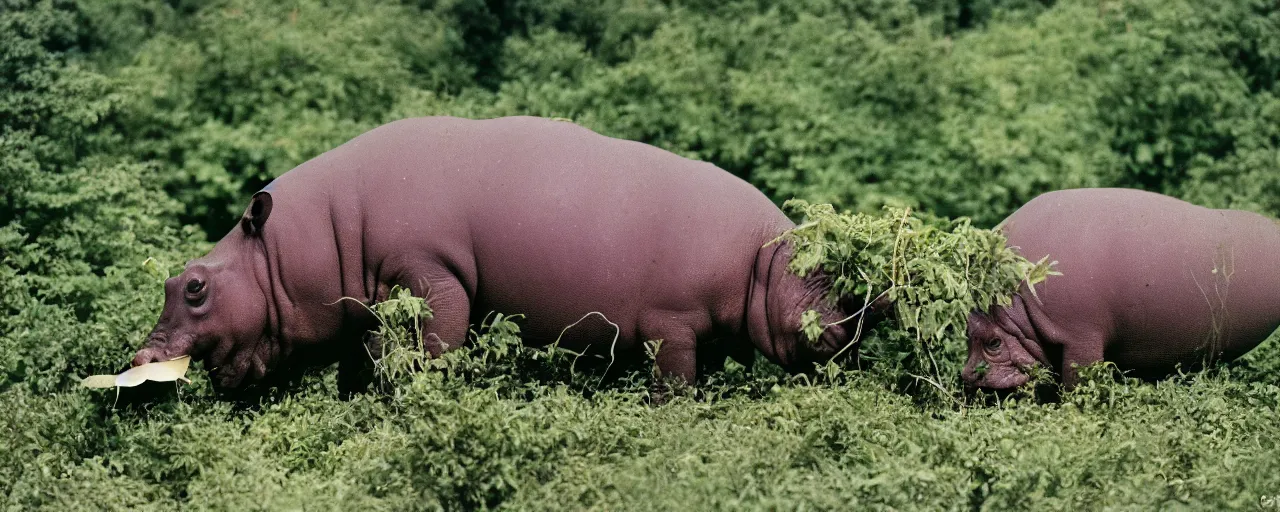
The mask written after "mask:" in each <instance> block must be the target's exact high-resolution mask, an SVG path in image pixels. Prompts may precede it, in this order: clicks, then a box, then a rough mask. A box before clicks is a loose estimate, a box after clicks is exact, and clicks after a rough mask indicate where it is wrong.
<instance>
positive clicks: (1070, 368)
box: [1062, 334, 1106, 390]
mask: <svg viewBox="0 0 1280 512" xmlns="http://www.w3.org/2000/svg"><path fill="white" fill-rule="evenodd" d="M1105 344H1106V337H1105V336H1104V335H1102V334H1093V335H1087V336H1081V337H1079V338H1077V339H1075V340H1073V342H1072V343H1068V344H1066V345H1064V346H1063V347H1062V385H1063V387H1065V388H1066V389H1068V390H1070V389H1073V388H1075V387H1076V384H1079V383H1080V368H1083V367H1085V366H1089V365H1091V364H1094V363H1097V362H1100V361H1102V357H1103V352H1104V350H1103V347H1104V346H1105Z"/></svg>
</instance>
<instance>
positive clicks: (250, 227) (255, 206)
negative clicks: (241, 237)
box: [240, 190, 271, 236]
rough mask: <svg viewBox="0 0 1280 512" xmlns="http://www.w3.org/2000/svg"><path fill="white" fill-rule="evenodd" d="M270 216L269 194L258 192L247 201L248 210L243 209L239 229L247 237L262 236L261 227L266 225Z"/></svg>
mask: <svg viewBox="0 0 1280 512" xmlns="http://www.w3.org/2000/svg"><path fill="white" fill-rule="evenodd" d="M270 216H271V193H270V192H267V191H265V190H264V191H262V192H258V193H257V194H254V195H253V199H252V200H251V201H249V208H247V209H245V211H244V215H243V216H241V217H240V229H243V230H244V234H245V235H248V236H254V235H260V234H262V226H263V225H264V224H266V223H267V217H270Z"/></svg>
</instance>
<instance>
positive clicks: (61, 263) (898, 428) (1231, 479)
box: [0, 0, 1280, 510]
mask: <svg viewBox="0 0 1280 512" xmlns="http://www.w3.org/2000/svg"><path fill="white" fill-rule="evenodd" d="M1278 75H1280V8H1278V7H1277V6H1276V5H1275V3H1274V2H1268V1H1263V0H1072V1H1059V2H1053V1H1049V0H1007V1H998V0H875V1H841V0H790V1H774V0H755V1H733V2H727V1H708V0H668V1H659V0H600V1H590V0H552V1H535V0H505V1H503V0H483V1H482V0H438V1H432V0H415V1H408V0H405V1H399V2H394V1H380V2H364V1H356V0H324V1H322V0H292V1H287V2H256V1H250V0H218V1H215V2H190V1H173V0H0V411H6V412H5V413H4V414H3V415H0V446H2V447H3V449H0V503H3V504H4V505H5V508H7V509H8V508H12V509H29V508H30V509H34V508H41V507H43V508H49V509H59V510H61V509H81V508H103V507H106V508H121V509H124V508H129V509H133V508H140V509H171V508H175V507H184V508H211V509H225V508H271V509H274V508H300V507H301V506H302V504H306V505H308V507H319V508H324V507H328V508H334V509H338V508H342V509H347V508H359V509H404V508H411V509H462V508H475V507H505V508H513V509H563V508H575V509H576V508H597V509H631V508H657V507H662V506H667V507H669V508H710V507H722V508H731V507H732V508H744V507H750V508H843V507H848V506H850V505H852V506H862V507H867V508H881V509H905V508H923V509H937V508H948V509H958V508H965V509H982V508H1014V507H1016V508H1040V507H1047V508H1053V509H1059V508H1069V507H1072V508H1078V507H1087V508H1102V507H1115V508H1144V509H1145V508H1175V507H1189V508H1199V509H1210V508H1212V509H1217V508H1233V509H1234V508H1244V507H1256V506H1258V505H1259V504H1265V503H1268V502H1267V501H1266V499H1264V496H1275V495H1280V486H1277V482H1276V479H1275V477H1274V475H1275V474H1277V470H1280V462H1278V461H1280V446H1277V442H1276V440H1277V439H1280V426H1277V424H1276V423H1275V421H1274V417H1275V414H1276V411H1277V407H1280V379H1278V378H1277V377H1276V376H1277V375H1280V354H1277V352H1276V350H1277V347H1276V346H1275V342H1271V343H1268V344H1264V345H1263V346H1262V347H1260V348H1258V349H1257V350H1255V351H1254V352H1253V353H1252V354H1251V355H1250V356H1249V357H1247V358H1246V359H1245V360H1244V361H1241V362H1238V363H1236V364H1234V365H1232V366H1231V367H1229V368H1219V369H1215V370H1212V371H1210V372H1208V373H1205V374H1196V375H1191V376H1185V377H1179V378H1174V379H1169V380H1166V381H1164V382H1160V383H1158V384H1143V383H1136V382H1131V381H1126V380H1116V379H1114V378H1112V377H1111V376H1110V375H1109V374H1106V372H1105V368H1102V369H1098V371H1097V372H1095V373H1098V375H1095V376H1093V378H1091V379H1087V381H1086V384H1085V385H1083V386H1081V387H1080V388H1079V389H1077V390H1075V391H1073V392H1070V393H1067V394H1066V395H1064V396H1063V397H1062V400H1061V402H1060V403H1035V402H1033V401H1028V400H1026V398H1025V397H1017V398H1016V399H1015V400H1012V401H1002V402H999V403H996V404H991V403H986V402H970V403H950V402H938V401H928V400H921V399H920V397H919V396H918V395H914V394H909V393H903V392H902V390H904V389H908V390H910V389H913V388H912V387H911V386H903V385H902V383H903V382H904V381H906V382H912V381H914V380H916V379H918V377H919V376H916V375H911V374H908V373H907V372H901V371H899V370H893V369H892V368H893V367H890V369H889V370H884V369H883V368H882V369H881V370H877V371H868V372H845V371H844V370H841V369H839V368H834V367H832V368H827V369H826V370H825V371H822V372H819V373H818V374H817V375H816V376H814V377H807V378H800V377H788V376H784V375H782V374H781V373H780V372H779V371H778V369H777V368H776V367H772V366H771V365H768V364H766V363H763V362H760V363H758V364H757V365H756V367H754V368H752V370H753V371H751V372H748V371H746V370H747V369H744V368H741V367H739V366H733V365H731V366H730V368H729V369H728V370H726V371H725V372H722V373H718V374H715V375H711V376H709V377H708V378H707V380H706V381H705V382H702V383H700V384H699V386H698V387H697V389H695V390H693V391H691V392H689V393H686V394H682V395H678V396H676V397H675V398H673V400H672V401H671V402H670V403H668V404H666V405H664V406H661V407H651V406H649V405H647V402H646V401H647V399H648V386H647V384H648V379H649V376H648V374H647V373H646V372H645V371H643V369H640V370H636V371H634V372H632V373H630V374H628V375H627V376H626V377H624V378H621V379H617V380H608V381H604V382H602V381H601V379H600V378H599V377H600V376H599V375H598V373H591V372H592V370H585V373H582V372H579V373H574V372H569V371H568V370H567V369H566V367H565V366H564V365H563V364H562V363H564V362H565V361H564V359H563V358H560V357H556V356H555V354H549V353H544V352H539V351H536V350H532V349H529V348H524V347H520V346H519V342H518V339H515V338H513V337H512V336H511V332H510V331H502V332H505V334H502V332H499V333H498V334H502V335H501V336H497V338H495V337H494V336H495V333H494V332H493V331H485V332H482V333H480V334H482V335H484V336H486V337H485V338H484V339H487V340H491V343H490V344H488V345H483V344H482V345H479V346H478V347H477V348H476V349H474V350H472V351H469V352H467V353H460V354H458V355H457V356H456V360H452V362H450V363H449V364H451V365H453V366H450V367H449V368H447V369H446V371H436V372H426V373H419V374H414V375H410V376H407V377H404V378H403V379H400V380H399V381H398V382H397V384H396V386H395V388H394V390H393V391H392V392H390V393H388V394H380V395H363V396H359V397H356V398H354V399H351V400H341V399H339V398H338V397H337V394H336V392H335V385H334V376H333V371H332V369H321V370H318V371H317V372H315V373H313V374H311V375H308V376H306V377H305V378H303V379H302V381H301V382H300V383H298V384H296V385H295V386H292V387H289V388H287V389H280V390H270V391H268V392H266V393H265V394H264V395H263V396H262V397H259V398H253V399H241V400H229V399H227V398H226V397H220V396H216V395H215V394H214V393H213V392H212V391H211V390H210V388H209V384H208V382H207V380H205V379H204V378H203V373H202V372H200V371H193V372H192V375H191V376H192V377H193V379H194V381H195V382H194V384H193V385H192V386H188V387H184V388H182V390H181V392H180V393H175V392H174V391H172V389H171V388H169V387H166V386H163V385H161V386H151V387H149V388H145V389H139V390H133V392H131V393H128V392H127V393H125V394H124V395H123V396H122V398H121V404H120V406H119V408H113V407H112V400H113V398H112V396H111V394H109V393H107V394H104V393H98V392H90V391H85V390H82V389H80V388H78V387H76V385H75V382H76V380H77V378H78V377H80V376H83V375H86V374H88V373H106V372H113V371H116V370H118V369H120V368H121V367H122V366H123V365H124V364H126V362H127V360H128V357H129V355H130V354H131V353H132V350H134V349H135V348H137V346H138V344H139V343H140V342H141V338H142V336H143V335H144V334H145V333H146V332H147V330H148V329H149V328H150V327H151V326H152V323H153V322H154V320H155V318H156V315H157V313H158V311H159V308H160V306H161V302H162V290H161V287H160V285H159V278H160V277H162V275H163V274H164V273H165V272H166V271H176V270H177V269H179V268H180V267H181V264H182V262H183V261H185V260H186V259H187V258H191V257H194V256H197V255H199V254H201V253H202V252H203V251H205V250H207V249H208V247H209V240H214V239H217V238H218V237H220V236H222V234H223V233H225V232H226V230H227V229H229V228H230V227H231V222H233V221H234V219H235V215H236V214H238V213H239V212H240V211H241V209H242V208H243V206H244V201H245V200H246V198H247V197H248V195H249V194H251V193H252V192H253V191H255V190H256V189H258V188H259V187H261V186H262V185H263V184H265V183H266V182H268V181H269V180H270V179H272V178H273V177H275V176H278V175H279V174H281V173H283V172H285V171H287V170H289V169H290V168H292V167H293V166H295V165H297V164H298V163H300V162H302V161H305V160H306V159H308V158H311V157H313V156H315V155H317V154H319V153H321V152H323V151H325V150H327V149H329V148H332V147H333V146H335V145H337V144H339V143H341V142H343V141H345V140H347V139H349V138H350V137H352V136H354V135H356V134H358V133H361V132H362V131H364V130H367V129H369V128H372V127H373V126H376V125H379V124H381V123H384V122H387V121H390V120H394V119H398V118H403V117H408V116H420V115H440V114H450V115H462V116H469V117H490V116H499V115H514V114H530V115H542V116H557V117H566V118H570V119H573V120H574V121H576V122H579V123H581V124H584V125H586V126H589V127H591V128H593V129H596V130H598V131H601V132H603V133H606V134H609V135H613V136H617V137H623V138H628V139H635V140H641V141H644V142H648V143H651V144H655V145H658V146H661V147H664V148H667V149H670V150H672V151H675V152H678V153H681V154H684V155H688V156H691V157H695V158H698V159H702V160H707V161H711V162H714V163H715V164H717V165H719V166H720V167H722V168H724V169H727V170H729V171H730V172H733V173H735V174H737V175H739V176H742V177H744V178H745V179H747V180H749V181H751V182H752V183H754V184H755V185H757V186H759V187H761V188H762V189H763V190H765V191H766V192H767V193H769V194H770V195H771V196H772V197H774V198H775V199H776V200H777V201H778V202H779V203H781V202H782V201H784V200H786V199H789V198H792V197H797V198H801V199H806V200H809V201H813V202H830V203H834V204H835V205H837V206H838V207H840V208H847V209H850V210H854V211H861V212H874V211H879V208H880V207H881V206H883V205H886V204H887V205H895V206H912V207H915V208H917V209H919V210H924V211H927V212H932V213H934V214H937V215H941V216H944V217H956V216H969V217H971V218H973V219H974V222H975V225H978V226H990V225H993V224H994V223H996V222H998V221H999V220H1000V219H1002V218H1003V217H1004V216H1006V215H1007V214H1008V213H1010V212H1011V211H1012V210H1013V209H1015V208H1016V207H1017V206H1019V205H1020V204H1022V203H1023V202H1025V201H1026V200H1028V199H1030V198H1032V197H1034V196H1035V195H1036V194H1038V193H1041V192H1044V191H1047V190H1053V189H1058V188H1064V187H1074V186H1095V185H1096V186H1104V185H1105V186H1127V187H1140V188H1146V189H1151V190H1157V191H1161V192H1165V193H1169V194H1172V195H1177V196H1181V197H1184V198H1187V199H1189V200H1192V201H1195V202H1197V203H1200V204H1205V205H1209V206H1230V207H1238V208H1246V209H1251V210H1255V211H1259V212H1264V213H1268V214H1271V215H1273V216H1275V215H1280V171H1277V167H1278V166H1280V151H1278V150H1280V100H1278V99H1277V96H1278V95H1280V89H1277V87H1278V80H1277V78H1278ZM147 258H155V259H156V260H157V261H159V262H160V265H159V266H158V267H154V266H153V267H147V266H144V265H143V264H142V263H143V261H144V260H146V259H147ZM517 313H518V312H517ZM499 338H500V339H499ZM494 339H496V340H497V341H492V340H494ZM950 348H951V349H952V350H953V352H954V351H956V350H962V348H961V347H959V345H957V344H951V345H950ZM953 355H954V354H953ZM958 363H959V361H958V360H956V361H950V362H947V363H946V364H958ZM1274 502H1275V503H1280V498H1278V499H1275V500H1274Z"/></svg>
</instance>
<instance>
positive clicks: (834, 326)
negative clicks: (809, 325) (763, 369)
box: [747, 243, 892, 371]
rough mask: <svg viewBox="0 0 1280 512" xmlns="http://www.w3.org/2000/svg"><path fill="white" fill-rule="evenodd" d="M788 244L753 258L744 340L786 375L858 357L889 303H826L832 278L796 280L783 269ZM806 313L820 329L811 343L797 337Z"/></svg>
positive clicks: (843, 299) (788, 257)
mask: <svg viewBox="0 0 1280 512" xmlns="http://www.w3.org/2000/svg"><path fill="white" fill-rule="evenodd" d="M791 251H792V249H791V247H790V244H787V243H782V244H778V245H777V246H766V247H765V248H764V249H762V250H761V252H760V253H759V254H758V255H757V259H756V270H755V277H754V280H755V285H754V288H753V291H752V293H751V295H750V297H748V302H749V304H748V315H747V328H748V335H749V336H750V337H751V339H752V341H753V342H754V343H755V345H756V348H758V349H759V350H760V351H761V352H763V353H764V354H765V355H766V356H767V357H770V358H771V359H774V360H775V361H778V362H779V363H780V364H781V365H782V366H783V367H784V368H787V369H788V370H791V371H804V370H808V369H810V368H811V366H810V365H812V364H813V363H823V362H825V361H827V360H829V359H831V358H832V357H834V356H836V355H838V354H840V355H853V356H856V355H857V353H858V343H859V342H860V341H861V337H862V335H863V334H865V333H866V332H867V331H870V330H871V329H872V328H873V327H874V326H875V325H876V324H877V323H878V322H879V321H880V320H882V319H883V318H884V316H885V313H886V312H888V311H889V309H890V307H891V306H892V303H891V302H890V301H889V300H888V299H887V298H885V297H877V298H875V300H872V301H871V303H870V304H866V303H865V302H864V300H865V297H840V298H839V299H838V300H831V299H830V297H829V296H830V295H831V293H830V292H831V285H832V278H831V277H830V276H829V275H827V274H825V273H823V272H822V271H821V270H815V271H813V272H811V273H810V274H809V275H807V276H803V277H802V276H798V275H796V274H794V273H792V271H791V270H789V269H788V268H787V263H788V262H789V261H790V260H791V254H792V252H791ZM807 311H814V312H817V313H818V315H819V323H820V324H821V326H822V327H823V329H822V333H821V334H820V335H819V336H818V339H817V340H810V339H809V338H808V335H806V334H805V333H804V332H803V327H804V325H803V324H804V322H803V318H804V315H805V313H806V312H807Z"/></svg>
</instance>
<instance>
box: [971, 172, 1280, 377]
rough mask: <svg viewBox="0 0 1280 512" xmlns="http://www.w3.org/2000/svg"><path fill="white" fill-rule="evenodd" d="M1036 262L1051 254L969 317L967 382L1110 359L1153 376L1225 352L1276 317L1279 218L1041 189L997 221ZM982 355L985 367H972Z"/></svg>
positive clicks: (1111, 192)
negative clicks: (1032, 274) (1033, 274)
mask: <svg viewBox="0 0 1280 512" xmlns="http://www.w3.org/2000/svg"><path fill="white" fill-rule="evenodd" d="M998 229H1000V230H1002V231H1003V232H1004V234H1005V235H1006V236H1008V238H1009V245H1010V246H1012V247H1015V248H1016V249H1017V250H1018V251H1019V252H1020V253H1021V254H1022V255H1023V256H1025V257H1027V258H1028V259H1030V260H1032V261H1037V260H1039V259H1040V258H1042V257H1044V256H1046V255H1048V257H1049V259H1050V260H1056V261H1057V262H1058V264H1057V267H1056V270H1058V271H1059V272H1061V273H1062V275H1061V276H1053V277H1050V278H1049V279H1047V280H1045V281H1044V282H1042V283H1040V284H1038V285H1036V288H1035V291H1036V293H1035V294H1030V293H1027V290H1026V289H1025V288H1024V289H1023V291H1022V292H1021V293H1019V294H1018V295H1016V296H1015V297H1014V301H1013V304H1012V305H1011V306H1009V307H998V306H997V307H993V308H991V310H990V311H989V312H988V313H981V312H975V313H973V314H971V315H970V316H969V327H968V336H969V360H968V362H967V364H966V365H965V368H964V371H963V372H962V377H963V379H964V381H965V382H966V384H969V385H971V386H976V387H980V388H987V389H995V390H1005V389H1011V388H1014V387H1017V386H1020V385H1022V384H1024V383H1025V382H1027V380H1028V376H1027V374H1026V372H1025V369H1026V368H1028V367H1030V366H1032V365H1035V364H1037V363H1039V364H1043V365H1047V366H1049V367H1051V368H1053V369H1054V370H1055V371H1057V372H1058V374H1059V375H1061V376H1062V377H1063V381H1064V383H1065V384H1066V385H1067V386H1068V387H1071V386H1074V385H1075V383H1076V378H1077V375H1076V371H1075V369H1073V367H1072V366H1073V365H1080V366H1084V365H1088V364H1090V363H1095V362H1098V361H1111V362H1114V363H1115V364H1116V366H1118V367H1119V368H1120V369H1121V370H1123V371H1126V372H1128V373H1129V374H1131V375H1134V376H1137V377H1141V378H1146V379H1153V378H1159V377H1162V376H1166V375H1168V374H1169V373H1170V372H1172V371H1174V370H1175V369H1176V368H1177V367H1178V365H1182V366H1183V367H1185V368H1188V369H1190V368H1194V367H1197V366H1199V365H1201V364H1202V363H1205V362H1207V361H1214V360H1218V361H1221V360H1231V359H1234V358H1236V357H1239V356H1240V355H1242V354H1244V353H1245V352H1248V351H1249V350H1251V349H1252V348H1253V347H1255V346H1257V345H1258V344H1259V343H1261V342H1262V341H1263V340H1264V339H1266V338H1267V336H1268V335H1270V334H1271V333H1272V332H1273V331H1275V330H1276V327H1277V326H1280V224H1277V223H1276V222H1275V221H1273V220H1271V219H1268V218H1266V217H1263V216H1261V215H1258V214H1255V213H1249V212H1243V211H1236V210H1213V209H1209V208H1203V207H1200V206H1196V205H1193V204H1190V203H1186V202H1183V201H1180V200H1178V199H1174V198H1172V197H1168V196H1163V195H1160V194H1155V193H1151V192H1144V191H1140V190H1129V189H1109V188H1103V189H1076V190H1063V191H1058V192H1050V193H1047V194H1044V195H1041V196H1039V197H1037V198H1035V199H1033V200H1032V201H1031V202H1029V203H1027V204H1026V205H1024V206H1023V207H1022V208H1020V209H1019V210H1018V211H1016V212H1014V213H1013V215H1010V216H1009V218H1007V219H1005V220H1004V222H1002V223H1001V225H1000V226H999V227H998ZM984 363H985V367H986V368H985V372H984V371H980V370H979V366H980V365H983V364H984Z"/></svg>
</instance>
